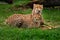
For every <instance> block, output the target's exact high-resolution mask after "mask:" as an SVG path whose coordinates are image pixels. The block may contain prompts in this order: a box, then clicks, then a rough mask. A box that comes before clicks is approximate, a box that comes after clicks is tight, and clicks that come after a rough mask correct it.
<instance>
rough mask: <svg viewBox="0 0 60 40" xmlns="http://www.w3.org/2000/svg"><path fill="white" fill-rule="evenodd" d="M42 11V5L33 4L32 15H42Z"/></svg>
mask: <svg viewBox="0 0 60 40" xmlns="http://www.w3.org/2000/svg"><path fill="white" fill-rule="evenodd" d="M42 10H43V5H39V4H34V5H33V11H32V13H33V14H35V13H36V14H40V13H42Z"/></svg>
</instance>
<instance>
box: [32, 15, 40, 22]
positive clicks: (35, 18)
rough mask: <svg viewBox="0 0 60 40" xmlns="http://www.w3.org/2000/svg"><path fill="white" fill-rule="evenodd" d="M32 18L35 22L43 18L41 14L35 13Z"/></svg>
mask: <svg viewBox="0 0 60 40" xmlns="http://www.w3.org/2000/svg"><path fill="white" fill-rule="evenodd" d="M32 19H33V21H34V22H39V21H40V19H41V16H40V15H36V14H34V15H33V16H32Z"/></svg>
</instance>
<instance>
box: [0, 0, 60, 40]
mask: <svg viewBox="0 0 60 40" xmlns="http://www.w3.org/2000/svg"><path fill="white" fill-rule="evenodd" d="M18 1H19V2H18ZM26 2H27V3H28V2H29V1H27V0H26V1H24V2H23V0H17V1H16V2H15V3H14V4H11V5H9V4H0V40H60V28H57V29H51V30H41V29H40V28H32V29H27V28H17V27H13V26H9V25H5V24H3V22H4V21H5V19H6V18H7V17H8V16H10V15H12V14H14V13H18V14H29V13H31V11H32V9H27V10H25V11H23V10H18V11H16V10H10V8H11V7H12V6H13V5H19V4H24V3H26ZM42 15H43V18H44V20H45V22H46V23H50V24H51V25H55V26H59V27H60V9H43V13H42Z"/></svg>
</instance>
